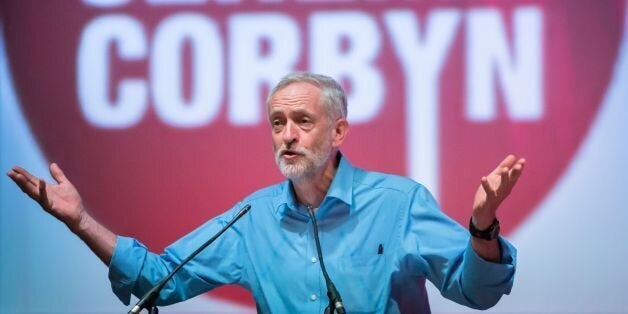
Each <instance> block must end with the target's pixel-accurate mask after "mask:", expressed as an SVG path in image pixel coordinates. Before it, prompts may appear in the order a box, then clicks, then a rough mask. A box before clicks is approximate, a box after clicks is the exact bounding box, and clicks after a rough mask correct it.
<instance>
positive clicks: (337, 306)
mask: <svg viewBox="0 0 628 314" xmlns="http://www.w3.org/2000/svg"><path fill="white" fill-rule="evenodd" d="M307 212H308V213H309V214H310V219H312V225H313V226H314V239H315V240H316V252H317V253H318V260H319V261H320V262H321V270H322V271H323V277H325V284H326V285H327V298H329V306H327V308H326V309H325V313H326V314H327V313H331V314H333V313H334V311H336V312H337V313H338V314H345V313H346V311H345V306H344V305H343V304H342V298H340V293H339V292H338V290H337V289H336V286H335V285H334V283H333V282H332V281H331V278H329V275H328V274H327V269H325V262H323V253H322V252H321V243H320V240H319V239H318V226H317V225H316V218H315V217H314V209H313V208H312V206H307Z"/></svg>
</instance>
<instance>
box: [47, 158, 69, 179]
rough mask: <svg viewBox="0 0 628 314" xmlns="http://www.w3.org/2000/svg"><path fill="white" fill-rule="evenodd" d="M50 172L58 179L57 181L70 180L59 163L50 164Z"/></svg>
mask: <svg viewBox="0 0 628 314" xmlns="http://www.w3.org/2000/svg"><path fill="white" fill-rule="evenodd" d="M50 174H51V175H52V177H53V178H54V179H55V181H57V183H62V182H66V181H68V178H66V176H65V174H64V173H63V170H61V167H59V165H57V163H54V162H53V163H51V164H50Z"/></svg>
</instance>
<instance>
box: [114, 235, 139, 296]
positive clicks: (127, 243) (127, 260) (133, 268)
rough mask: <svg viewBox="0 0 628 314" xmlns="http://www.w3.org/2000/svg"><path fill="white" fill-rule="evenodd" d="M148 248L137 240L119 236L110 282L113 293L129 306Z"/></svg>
mask: <svg viewBox="0 0 628 314" xmlns="http://www.w3.org/2000/svg"><path fill="white" fill-rule="evenodd" d="M147 252H148V251H147V249H146V247H145V246H144V245H143V244H141V243H139V242H138V241H137V240H135V239H132V238H127V237H122V236H118V237H117V242H116V247H115V249H114V251H113V256H112V257H111V262H110V263H109V281H110V282H111V289H112V290H113V293H115V295H116V296H117V297H118V299H120V301H122V303H124V304H125V305H129V303H130V301H131V293H132V292H133V287H134V286H135V282H136V281H137V278H138V276H139V274H140V270H141V269H142V265H143V264H144V260H145V259H146V254H147Z"/></svg>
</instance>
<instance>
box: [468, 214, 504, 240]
mask: <svg viewBox="0 0 628 314" xmlns="http://www.w3.org/2000/svg"><path fill="white" fill-rule="evenodd" d="M499 230H500V226H499V220H497V218H493V221H491V223H490V224H489V225H488V226H487V227H478V226H477V225H476V224H475V223H474V222H473V217H471V219H469V233H471V235H472V236H473V237H474V238H477V239H483V240H487V241H492V240H495V239H497V237H498V236H499Z"/></svg>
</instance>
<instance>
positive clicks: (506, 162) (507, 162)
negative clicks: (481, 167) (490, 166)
mask: <svg viewBox="0 0 628 314" xmlns="http://www.w3.org/2000/svg"><path fill="white" fill-rule="evenodd" d="M515 160H516V157H515V155H513V154H509V155H508V156H506V158H504V159H503V160H502V161H501V162H500V163H499V165H498V166H497V167H496V168H495V170H494V172H498V173H499V171H500V170H501V169H502V168H504V167H508V168H510V167H512V165H513V164H514V163H515Z"/></svg>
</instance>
